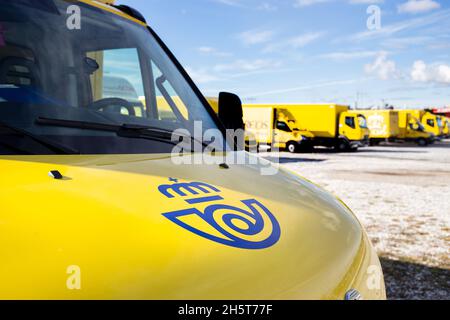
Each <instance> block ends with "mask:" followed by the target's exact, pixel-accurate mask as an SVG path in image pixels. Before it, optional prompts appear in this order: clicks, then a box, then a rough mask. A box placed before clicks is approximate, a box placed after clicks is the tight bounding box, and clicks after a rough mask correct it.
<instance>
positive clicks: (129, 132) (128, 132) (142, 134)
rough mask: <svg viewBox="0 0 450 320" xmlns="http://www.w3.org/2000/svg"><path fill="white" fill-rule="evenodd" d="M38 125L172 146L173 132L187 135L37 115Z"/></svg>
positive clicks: (132, 125)
mask: <svg viewBox="0 0 450 320" xmlns="http://www.w3.org/2000/svg"><path fill="white" fill-rule="evenodd" d="M36 123H37V124H39V125H45V126H55V127H65V128H74V129H85V130H97V131H106V132H113V133H116V134H117V135H118V136H119V137H125V138H136V139H149V140H154V141H158V142H163V143H169V144H172V145H174V146H176V145H178V143H179V142H177V141H173V140H172V136H173V135H174V134H175V135H177V136H179V137H188V136H185V135H182V134H177V133H174V132H173V131H170V130H167V129H163V128H158V127H152V126H143V125H137V124H128V123H125V124H106V123H100V122H88V121H76V120H65V119H51V118H42V117H39V118H38V119H37V120H36ZM188 138H190V139H191V140H192V141H195V142H198V143H200V144H201V145H202V146H204V147H209V145H208V144H207V143H204V142H201V141H198V140H197V139H195V138H193V137H190V136H189V137H188Z"/></svg>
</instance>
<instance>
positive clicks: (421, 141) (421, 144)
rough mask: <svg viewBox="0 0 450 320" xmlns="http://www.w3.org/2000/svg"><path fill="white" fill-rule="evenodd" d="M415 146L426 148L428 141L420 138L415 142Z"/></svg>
mask: <svg viewBox="0 0 450 320" xmlns="http://www.w3.org/2000/svg"><path fill="white" fill-rule="evenodd" d="M417 144H418V145H419V146H421V147H426V146H427V145H428V141H427V140H426V139H424V138H420V139H418V140H417Z"/></svg>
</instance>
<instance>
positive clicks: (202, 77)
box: [186, 67, 219, 84]
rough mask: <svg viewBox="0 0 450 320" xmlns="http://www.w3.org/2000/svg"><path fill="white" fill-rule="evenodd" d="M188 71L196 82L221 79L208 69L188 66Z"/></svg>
mask: <svg viewBox="0 0 450 320" xmlns="http://www.w3.org/2000/svg"><path fill="white" fill-rule="evenodd" d="M186 71H187V73H188V74H189V75H190V77H191V78H192V79H193V80H194V82H196V83H200V84H201V83H208V82H213V81H217V80H219V78H218V77H216V76H215V75H213V74H212V73H211V70H208V69H198V70H196V69H193V68H191V67H186Z"/></svg>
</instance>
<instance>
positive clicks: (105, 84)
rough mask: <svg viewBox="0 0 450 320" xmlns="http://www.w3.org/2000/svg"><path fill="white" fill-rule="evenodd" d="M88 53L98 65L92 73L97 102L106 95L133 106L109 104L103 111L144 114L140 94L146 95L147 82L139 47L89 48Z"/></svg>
mask: <svg viewBox="0 0 450 320" xmlns="http://www.w3.org/2000/svg"><path fill="white" fill-rule="evenodd" d="M87 57H88V58H89V59H92V60H91V62H92V63H94V66H95V64H97V65H98V69H97V70H95V71H93V72H92V74H91V76H90V80H91V86H92V96H93V100H94V102H95V101H99V100H102V99H107V98H109V99H122V100H126V101H127V102H128V103H130V104H131V105H132V107H133V108H132V109H130V108H128V109H127V108H125V107H123V106H121V105H120V104H119V105H118V106H114V104H109V105H108V106H107V108H105V110H103V111H104V112H116V113H120V114H122V115H130V116H131V115H133V116H136V117H143V116H144V112H143V111H144V107H143V104H142V102H141V101H140V100H139V96H143V95H144V85H143V82H142V70H141V67H140V63H139V56H138V51H137V50H136V49H135V48H130V49H112V50H102V51H95V52H89V53H88V54H87ZM100 110H102V109H100Z"/></svg>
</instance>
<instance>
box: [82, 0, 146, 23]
mask: <svg viewBox="0 0 450 320" xmlns="http://www.w3.org/2000/svg"><path fill="white" fill-rule="evenodd" d="M78 1H79V2H83V3H85V4H87V5H90V6H93V7H96V8H99V9H101V10H105V11H108V12H111V13H113V14H116V15H118V16H120V17H122V18H125V19H127V20H130V21H132V22H135V23H137V24H139V25H141V26H144V27H146V26H147V24H146V23H145V22H142V21H140V20H138V19H135V18H133V17H132V16H130V15H128V14H126V13H125V12H123V11H121V10H119V9H117V8H114V7H113V6H112V5H113V4H114V3H115V0H78Z"/></svg>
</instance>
